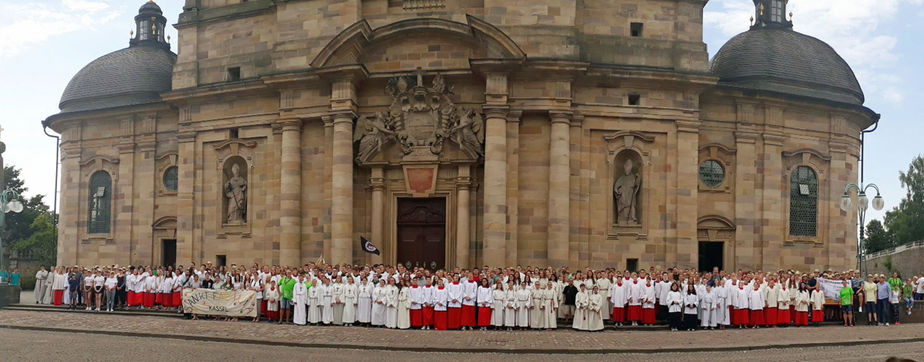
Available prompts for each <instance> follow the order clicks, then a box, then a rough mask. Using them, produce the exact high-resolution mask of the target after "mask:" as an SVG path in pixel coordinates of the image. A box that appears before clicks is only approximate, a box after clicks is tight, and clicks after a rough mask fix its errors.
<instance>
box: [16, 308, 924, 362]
mask: <svg viewBox="0 0 924 362" xmlns="http://www.w3.org/2000/svg"><path fill="white" fill-rule="evenodd" d="M0 327H7V328H54V329H55V330H65V331H93V332H96V333H107V334H110V335H149V336H155V337H171V338H181V339H183V338H187V337H192V338H197V339H206V340H213V341H237V342H244V343H256V344H275V345H290V346H301V347H331V348H355V349H362V348H365V349H376V350H379V349H385V350H406V351H414V350H433V348H440V349H444V350H462V351H465V350H469V351H471V350H480V351H501V352H503V351H544V352H546V353H574V352H581V353H591V352H593V351H607V352H622V353H626V352H630V351H638V352H659V353H663V352H671V351H686V350H691V349H693V350H696V349H703V348H704V346H709V347H710V348H711V349H739V350H746V349H760V348H768V347H797V346H802V347H804V346H809V345H825V344H832V343H841V344H844V343H845V342H849V343H851V344H860V343H862V342H866V343H871V342H875V341H888V342H903V341H904V342H908V341H916V342H924V324H905V325H901V326H893V327H866V326H858V327H855V328H844V327H840V326H823V327H806V328H785V329H747V330H725V331H697V332H670V331H667V330H652V331H647V330H646V331H639V330H635V331H614V330H607V331H604V332H593V333H591V332H578V331H574V330H571V329H570V328H563V329H559V330H555V331H516V332H506V331H499V332H498V331H487V332H483V331H419V330H393V329H381V328H363V327H311V326H295V325H278V324H276V323H268V322H263V323H252V322H243V321H241V322H223V321H215V320H196V321H193V320H183V319H180V318H164V317H147V316H125V315H109V314H106V313H105V312H100V313H60V312H59V313H54V312H33V311H18V310H0ZM655 341H657V343H654V342H655Z"/></svg>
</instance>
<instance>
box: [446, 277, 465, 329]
mask: <svg viewBox="0 0 924 362" xmlns="http://www.w3.org/2000/svg"><path fill="white" fill-rule="evenodd" d="M452 279H453V280H452V284H449V285H448V286H447V287H446V290H447V292H448V294H449V299H448V304H447V305H446V307H447V320H448V324H447V328H449V329H459V328H461V327H462V299H463V298H464V297H465V286H463V285H462V283H461V282H459V276H458V275H456V276H454V277H453V278H452Z"/></svg>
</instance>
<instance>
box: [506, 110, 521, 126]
mask: <svg viewBox="0 0 924 362" xmlns="http://www.w3.org/2000/svg"><path fill="white" fill-rule="evenodd" d="M521 118H523V111H521V110H519V109H518V110H511V111H510V112H507V123H520V119H521Z"/></svg>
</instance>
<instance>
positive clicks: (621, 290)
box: [610, 275, 629, 327]
mask: <svg viewBox="0 0 924 362" xmlns="http://www.w3.org/2000/svg"><path fill="white" fill-rule="evenodd" d="M628 302H629V285H628V284H626V283H625V282H624V280H623V278H622V277H621V276H618V275H617V276H616V283H615V284H612V285H610V305H612V306H613V313H611V314H610V316H611V317H612V319H613V323H615V324H616V326H617V327H621V326H622V324H623V322H625V321H626V304H627V303H628Z"/></svg>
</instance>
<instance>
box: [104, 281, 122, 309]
mask: <svg viewBox="0 0 924 362" xmlns="http://www.w3.org/2000/svg"><path fill="white" fill-rule="evenodd" d="M118 284H119V279H118V278H117V277H116V273H115V272H110V273H109V277H108V278H106V281H105V282H104V284H103V285H104V286H105V287H106V311H107V312H112V308H113V307H115V300H116V286H117V285H118Z"/></svg>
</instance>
